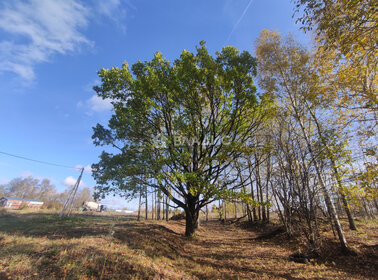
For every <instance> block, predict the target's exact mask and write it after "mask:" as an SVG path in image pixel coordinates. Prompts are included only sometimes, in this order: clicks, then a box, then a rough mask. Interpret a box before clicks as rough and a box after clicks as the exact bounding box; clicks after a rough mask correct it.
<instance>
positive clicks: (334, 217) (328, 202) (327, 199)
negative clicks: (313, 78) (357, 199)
mask: <svg viewBox="0 0 378 280" xmlns="http://www.w3.org/2000/svg"><path fill="white" fill-rule="evenodd" d="M290 98H291V101H292V104H293V108H294V111H295V114H296V116H297V120H298V123H299V126H300V127H301V130H302V133H303V138H304V139H305V142H306V145H307V148H308V151H309V153H310V156H311V159H312V161H313V164H314V167H315V172H316V175H317V177H318V180H319V185H320V188H321V190H322V192H323V195H324V200H325V203H326V205H327V209H328V212H329V214H330V216H331V219H332V221H333V223H334V226H335V228H336V231H337V235H338V237H339V241H340V246H341V250H342V251H344V252H345V253H351V250H350V249H349V248H348V244H347V241H346V239H345V236H344V232H343V230H342V228H341V225H340V220H339V217H338V216H337V213H336V209H335V205H334V204H333V202H332V200H331V197H330V195H329V192H328V189H327V187H326V185H325V183H324V180H323V177H322V175H321V173H320V168H319V166H318V162H317V159H316V158H315V156H314V152H313V150H312V146H311V143H310V140H309V138H308V136H307V133H306V130H305V127H304V125H303V121H302V119H301V118H300V117H299V114H298V111H297V108H296V106H295V102H294V101H293V99H292V96H290Z"/></svg>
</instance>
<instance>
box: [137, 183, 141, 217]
mask: <svg viewBox="0 0 378 280" xmlns="http://www.w3.org/2000/svg"><path fill="white" fill-rule="evenodd" d="M141 208H142V186H140V190H139V207H138V221H140V210H141Z"/></svg>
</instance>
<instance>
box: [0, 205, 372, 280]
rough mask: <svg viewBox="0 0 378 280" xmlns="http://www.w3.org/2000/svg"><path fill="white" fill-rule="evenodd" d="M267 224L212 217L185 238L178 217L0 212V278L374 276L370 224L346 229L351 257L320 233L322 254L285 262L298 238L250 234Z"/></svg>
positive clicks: (298, 246)
mask: <svg viewBox="0 0 378 280" xmlns="http://www.w3.org/2000/svg"><path fill="white" fill-rule="evenodd" d="M273 228H274V227H272V226H268V227H261V226H259V227H252V228H248V229H243V228H241V227H238V226H232V225H221V224H220V223H219V222H218V221H216V220H212V221H209V222H207V223H203V224H202V227H201V229H200V230H199V231H198V234H197V237H196V238H194V239H187V238H185V237H184V236H183V233H184V222H183V221H179V222H173V221H170V222H168V223H166V222H163V221H161V222H157V221H142V222H137V221H135V217H125V216H109V215H107V216H101V215H79V214H77V215H74V216H73V217H71V218H66V219H59V218H58V217H57V215H56V214H47V213H42V214H41V213H23V214H20V213H17V212H16V213H14V212H13V213H2V214H0V279H375V278H374V277H375V275H376V273H377V261H376V259H377V258H376V257H377V252H376V246H377V237H378V236H377V231H376V229H377V228H378V226H377V224H376V223H368V224H367V225H362V224H360V229H359V231H358V232H349V231H347V236H348V239H349V240H350V242H351V245H352V246H353V248H354V249H355V250H356V251H358V252H359V256H358V257H345V256H341V255H340V254H339V253H338V247H337V243H336V242H335V239H334V238H333V236H332V233H329V232H326V233H325V236H326V238H325V239H324V241H323V244H324V254H323V255H322V257H321V258H320V259H318V260H317V261H315V260H314V261H312V262H311V263H310V264H307V265H304V264H297V263H293V262H289V261H288V256H289V255H290V254H291V253H293V252H296V251H299V250H303V248H304V247H303V244H302V243H301V242H300V239H291V240H288V239H287V238H286V236H285V235H284V234H281V235H277V236H275V237H274V238H272V239H266V240H260V241H258V240H256V239H255V238H256V237H257V236H260V235H261V234H262V233H263V232H264V231H269V230H272V229H273Z"/></svg>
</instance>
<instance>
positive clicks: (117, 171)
mask: <svg viewBox="0 0 378 280" xmlns="http://www.w3.org/2000/svg"><path fill="white" fill-rule="evenodd" d="M98 74H99V77H100V78H101V81H102V83H101V85H100V86H97V87H95V90H96V92H97V94H98V95H99V96H100V97H102V98H109V99H111V100H112V104H113V106H114V114H113V116H112V117H111V119H110V121H109V124H108V127H103V126H102V125H99V124H98V125H97V126H96V127H95V128H94V135H93V139H94V143H95V144H96V145H103V146H111V147H112V148H111V149H112V150H111V151H109V150H108V151H103V153H102V155H101V156H100V161H99V162H98V163H97V164H94V165H93V168H94V172H93V175H94V177H95V179H96V181H97V187H96V190H97V195H99V196H101V195H105V194H107V193H111V192H122V193H123V194H125V195H126V196H130V197H135V196H136V195H138V192H139V190H140V186H148V187H150V188H155V189H159V190H161V191H162V192H163V193H164V194H165V195H167V196H169V197H170V200H171V201H172V202H173V203H175V204H176V206H177V207H181V208H182V209H183V210H184V211H185V214H186V231H185V234H186V236H191V235H193V234H194V232H195V229H196V228H197V226H198V216H199V211H200V209H201V208H202V207H204V206H205V205H206V204H208V203H210V202H211V201H213V200H214V199H216V198H219V197H221V196H222V197H224V196H227V195H228V196H232V195H235V193H234V192H233V191H232V189H235V181H236V180H237V177H236V176H232V177H231V176H228V175H229V172H230V170H231V167H232V164H233V162H236V161H238V160H239V158H240V157H241V156H242V155H243V154H245V153H248V152H249V151H250V150H251V147H250V146H249V145H248V143H249V141H250V140H251V139H252V138H253V136H254V133H255V131H256V130H257V128H258V127H259V124H260V123H261V122H262V121H263V119H264V118H265V117H266V114H265V110H264V108H265V105H268V104H269V102H268V101H266V102H265V99H264V98H263V97H262V98H257V97H256V96H255V91H256V88H255V86H254V84H253V76H254V75H256V61H255V59H254V58H253V57H252V56H251V55H250V54H249V53H248V52H246V51H244V52H239V50H237V49H236V48H234V47H230V46H228V47H224V48H223V49H222V50H221V51H220V52H217V53H216V55H215V57H214V56H212V55H211V54H209V52H208V50H207V48H206V46H205V43H204V42H201V43H200V46H199V47H197V48H196V52H195V53H192V52H189V51H186V50H184V51H183V52H182V53H181V56H180V58H178V59H177V60H175V61H174V62H173V63H172V62H170V61H168V60H166V59H165V58H163V56H162V54H161V53H160V52H157V53H156V54H155V56H154V58H153V59H152V60H151V61H146V62H140V61H138V62H137V63H135V64H134V65H133V66H132V67H131V70H130V69H129V66H128V64H127V63H124V64H123V66H122V68H111V69H101V70H100V71H99V73H98ZM231 185H232V186H233V187H232V188H231V187H230V186H231ZM239 194H240V193H239Z"/></svg>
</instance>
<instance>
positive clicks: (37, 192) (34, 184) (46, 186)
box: [0, 176, 92, 209]
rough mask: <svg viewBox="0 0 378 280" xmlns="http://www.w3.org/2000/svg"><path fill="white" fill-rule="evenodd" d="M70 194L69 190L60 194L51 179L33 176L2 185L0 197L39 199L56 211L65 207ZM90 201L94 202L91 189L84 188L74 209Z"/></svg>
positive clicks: (77, 197)
mask: <svg viewBox="0 0 378 280" xmlns="http://www.w3.org/2000/svg"><path fill="white" fill-rule="evenodd" d="M69 192H70V189H67V190H65V191H64V192H61V193H60V192H58V191H57V189H56V187H55V185H52V184H51V181H50V180H49V179H41V180H40V179H37V178H33V177H32V176H29V177H27V178H23V177H19V178H15V179H13V180H11V181H10V182H9V183H7V184H4V185H0V197H3V196H9V197H18V198H28V199H37V200H41V201H43V202H44V207H47V208H54V209H59V208H61V207H62V206H63V204H64V202H65V201H66V199H67V197H68V195H69ZM90 200H92V194H91V191H90V189H89V188H82V189H80V190H79V191H78V192H77V194H76V196H75V200H74V204H73V207H76V208H77V207H80V206H81V205H82V204H83V202H84V201H90Z"/></svg>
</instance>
